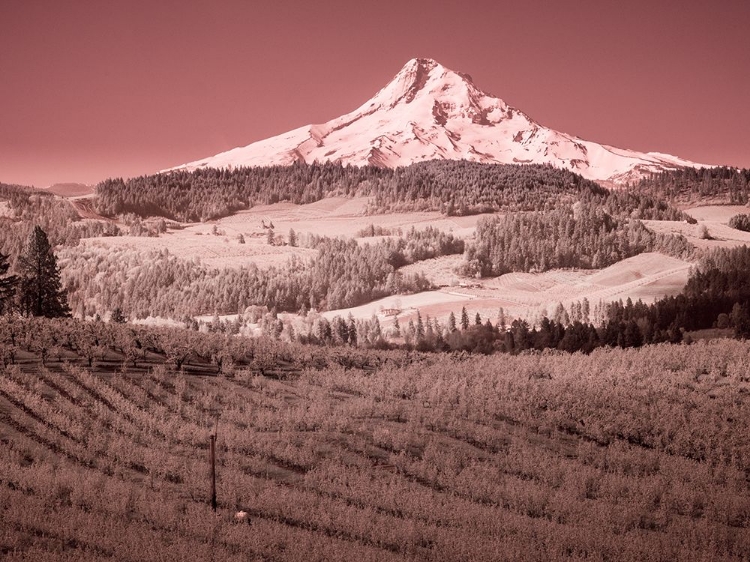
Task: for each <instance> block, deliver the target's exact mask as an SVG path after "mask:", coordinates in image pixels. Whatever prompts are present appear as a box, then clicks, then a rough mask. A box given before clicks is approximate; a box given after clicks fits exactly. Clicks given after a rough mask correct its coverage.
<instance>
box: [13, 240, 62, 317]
mask: <svg viewBox="0 0 750 562" xmlns="http://www.w3.org/2000/svg"><path fill="white" fill-rule="evenodd" d="M18 270H19V273H20V274H21V283H20V291H19V304H20V308H21V312H22V313H23V314H24V315H26V316H46V317H48V318H55V317H59V316H70V308H69V307H68V296H67V294H66V292H65V291H64V290H63V289H62V286H61V282H60V268H59V267H58V266H57V258H56V257H55V254H54V252H53V251H52V246H51V245H50V243H49V239H48V238H47V233H46V232H44V230H42V229H41V228H40V227H38V226H35V227H34V230H33V232H32V233H31V235H30V236H29V242H28V244H27V246H26V251H25V252H24V253H23V255H21V257H20V258H19V259H18Z"/></svg>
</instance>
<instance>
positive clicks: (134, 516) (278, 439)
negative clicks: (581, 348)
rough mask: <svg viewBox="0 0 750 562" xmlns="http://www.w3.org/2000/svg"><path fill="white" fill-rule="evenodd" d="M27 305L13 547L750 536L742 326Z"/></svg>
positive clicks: (14, 354) (5, 376)
mask: <svg viewBox="0 0 750 562" xmlns="http://www.w3.org/2000/svg"><path fill="white" fill-rule="evenodd" d="M9 322H12V321H9ZM35 322H36V323H37V324H36V325H35V326H33V327H32V328H28V329H27V328H25V327H24V324H23V323H20V324H17V325H16V324H14V325H13V326H11V327H10V328H9V329H7V328H8V326H4V329H3V334H4V335H5V336H6V337H5V339H4V342H3V344H2V349H3V362H2V363H1V364H0V365H5V366H4V367H2V372H1V374H0V555H1V556H2V558H3V560H8V561H11V560H13V561H15V560H28V559H34V560H37V561H43V560H65V559H69V560H102V559H112V560H127V561H130V560H133V561H135V560H144V559H149V560H178V559H180V560H184V559H191V560H209V559H212V560H278V561H281V560H300V561H302V560H305V561H306V560H354V559H357V560H435V561H445V560H493V561H494V560H562V559H566V560H618V561H627V560H716V561H723V560H726V561H729V560H737V561H739V560H747V558H748V555H749V554H750V531H749V529H750V441H748V439H747V435H748V434H749V432H750V361H749V360H748V357H749V355H748V351H750V348H748V343H746V342H739V341H730V340H722V341H709V342H703V341H701V342H697V343H694V344H692V345H658V346H646V347H643V348H640V349H628V350H621V349H597V350H595V351H594V352H593V353H592V354H590V355H582V354H572V355H569V354H562V353H557V352H546V353H532V354H521V355H494V356H488V357H484V356H468V355H465V354H430V353H428V354H420V353H416V352H410V351H403V350H400V351H388V352H377V351H364V350H357V349H349V350H347V349H335V348H316V347H314V346H300V345H293V344H284V343H281V342H273V341H270V340H267V339H265V338H260V339H252V340H250V339H247V338H233V337H229V336H220V335H211V334H198V333H192V332H188V331H185V330H168V329H154V328H135V327H132V326H128V325H121V326H118V325H112V324H102V323H91V322H89V323H85V324H84V323H80V322H76V321H72V320H66V321H47V320H36V321H35ZM9 326H10V325H9ZM28 334H34V336H33V337H31V336H28ZM38 334H47V336H45V337H46V338H47V339H46V340H45V338H41V340H44V341H48V344H47V345H43V346H40V345H39V344H38V341H40V338H38V337H37V335H38ZM13 340H15V341H13ZM217 423H218V425H217ZM214 431H216V434H217V496H218V508H217V511H216V512H215V513H214V512H213V511H212V510H211V507H210V502H209V500H210V484H209V462H208V461H209V453H208V446H209V436H210V435H211V434H212V433H213V432H214ZM239 510H244V511H246V512H247V513H248V514H249V524H248V522H239V523H238V522H236V520H235V518H234V515H235V513H236V512H237V511H239Z"/></svg>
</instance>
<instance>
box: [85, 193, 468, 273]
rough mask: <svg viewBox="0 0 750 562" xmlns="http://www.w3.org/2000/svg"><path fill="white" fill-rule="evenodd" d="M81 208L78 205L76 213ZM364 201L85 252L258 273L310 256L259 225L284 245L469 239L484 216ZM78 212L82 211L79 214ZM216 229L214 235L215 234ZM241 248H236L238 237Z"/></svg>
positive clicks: (117, 241) (126, 240)
mask: <svg viewBox="0 0 750 562" xmlns="http://www.w3.org/2000/svg"><path fill="white" fill-rule="evenodd" d="M81 205H82V204H81V203H80V201H79V202H78V206H79V207H80V206H81ZM366 206H367V199H365V198H358V199H348V198H344V197H330V198H326V199H323V200H321V201H318V202H316V203H311V204H309V205H295V204H292V203H275V204H273V205H258V206H255V207H253V208H251V209H248V210H246V211H240V212H238V213H236V214H234V215H231V216H229V217H225V218H222V219H219V220H216V221H208V222H205V223H197V224H190V223H188V224H184V225H183V227H182V229H180V230H169V231H168V232H167V233H165V234H162V235H160V236H159V237H158V238H157V237H154V238H148V237H136V236H116V237H103V238H95V239H88V240H85V241H84V242H83V243H84V244H85V245H86V247H87V248H101V249H102V250H106V249H107V248H122V247H127V248H134V249H138V250H142V251H144V252H148V251H152V250H156V251H162V250H165V249H166V250H167V251H169V252H170V253H171V254H173V255H176V256H178V257H180V258H183V259H186V260H195V259H197V260H200V262H201V263H203V264H204V265H207V266H209V267H217V268H223V267H240V266H243V265H244V266H248V265H250V264H255V265H256V266H258V267H259V268H265V267H270V266H275V267H283V266H284V265H285V264H286V263H287V261H288V260H289V258H290V257H292V256H297V257H298V258H300V259H308V258H313V257H314V256H315V255H316V252H315V251H314V250H310V249H308V248H303V247H291V246H287V245H277V246H271V245H269V244H268V241H267V233H268V231H267V229H265V228H263V224H264V223H265V225H269V224H273V227H274V232H275V233H276V234H277V235H280V236H281V237H282V239H283V240H284V241H286V240H287V237H288V234H289V230H290V229H294V231H295V232H296V233H297V235H298V236H300V237H301V238H302V239H304V237H305V236H306V235H308V234H314V235H317V236H329V237H337V236H343V237H347V238H355V237H356V236H357V232H358V231H360V230H362V229H363V228H365V227H366V226H369V225H370V224H372V225H374V226H380V227H384V228H388V229H392V230H394V231H395V230H397V229H402V230H403V231H404V232H405V231H407V230H409V229H410V228H411V227H412V226H413V227H415V228H417V229H421V228H425V227H427V226H432V227H434V228H438V229H440V230H443V231H446V232H449V231H450V232H452V233H453V234H454V235H456V236H459V237H462V238H468V237H471V236H473V234H474V229H475V227H476V223H477V221H478V220H479V218H480V217H481V216H482V215H474V216H469V217H444V216H443V215H441V214H440V213H437V212H414V213H395V214H389V215H364V214H363V213H364V212H365V208H366ZM79 211H80V209H79ZM214 227H215V228H216V230H217V234H214V233H213V231H214ZM240 235H242V236H243V237H244V240H245V243H244V244H240V243H239V241H238V239H239V236H240ZM375 240H377V238H363V239H362V242H363V243H366V242H368V241H375Z"/></svg>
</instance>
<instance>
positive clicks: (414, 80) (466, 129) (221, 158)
mask: <svg viewBox="0 0 750 562" xmlns="http://www.w3.org/2000/svg"><path fill="white" fill-rule="evenodd" d="M433 159H451V160H470V161H474V162H492V163H503V164H511V163H523V164H526V163H528V164H532V163H533V164H545V163H548V164H552V165H553V166H557V167H561V168H568V169H570V170H573V171H574V172H577V173H579V174H581V175H582V176H583V177H585V178H588V179H591V180H595V181H600V182H604V183H609V184H615V185H616V184H622V183H625V182H626V181H628V180H631V179H636V178H638V177H639V176H641V175H642V174H643V173H645V172H651V171H659V170H664V169H673V168H677V167H688V166H689V167H699V166H702V165H700V164H696V163H694V162H689V161H687V160H683V159H681V158H677V157H675V156H670V155H668V154H661V153H657V152H646V153H644V152H636V151H633V150H624V149H620V148H615V147H612V146H607V145H602V144H597V143H594V142H590V141H585V140H582V139H580V138H578V137H574V136H571V135H567V134H565V133H560V132H558V131H554V130H552V129H548V128H546V127H544V126H542V125H540V124H539V123H536V122H535V121H534V120H533V119H531V118H530V117H529V116H528V115H526V114H525V113H523V112H522V111H520V110H518V109H516V108H514V107H511V106H509V105H508V104H506V103H505V102H504V101H503V100H501V99H500V98H496V97H494V96H491V95H489V94H486V93H484V92H482V91H481V90H479V89H478V88H477V87H476V86H475V85H474V83H473V82H472V80H471V77H469V76H468V75H466V74H461V73H458V72H454V71H452V70H449V69H447V68H445V67H444V66H442V65H441V64H439V63H437V62H435V61H434V60H431V59H412V60H410V61H409V62H407V63H406V65H405V66H404V67H403V68H402V69H401V71H400V72H399V73H398V74H396V76H395V77H394V78H393V80H391V81H390V83H388V85H387V86H386V87H385V88H383V89H382V90H380V91H379V92H378V93H377V94H375V96H374V97H373V98H372V99H370V100H369V101H367V102H366V103H365V104H364V105H362V106H361V107H359V108H358V109H356V110H354V111H352V112H351V113H347V114H346V115H343V116H341V117H339V118H337V119H333V120H332V121H328V122H327V123H323V124H321V125H307V126H305V127H300V128H299V129H294V130H293V131H289V132H288V133H284V134H281V135H278V136H275V137H271V138H269V139H266V140H262V141H258V142H255V143H253V144H250V145H248V146H245V147H241V148H235V149H233V150H229V151H227V152H222V153H221V154H217V155H216V156H212V157H210V158H205V159H203V160H197V161H195V162H190V163H189V164H185V165H183V166H178V167H177V168H173V169H187V170H194V169H196V168H201V167H217V168H224V167H229V166H232V167H237V166H269V165H279V164H280V165H286V164H292V163H294V162H296V161H305V162H308V163H312V162H315V161H318V162H324V161H332V162H341V163H343V164H353V165H357V166H361V165H366V164H374V165H377V166H387V167H396V166H407V165H409V164H412V163H414V162H421V161H424V160H433Z"/></svg>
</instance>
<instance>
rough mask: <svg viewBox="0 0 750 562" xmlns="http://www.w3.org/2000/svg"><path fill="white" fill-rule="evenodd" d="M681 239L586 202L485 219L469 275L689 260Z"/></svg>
mask: <svg viewBox="0 0 750 562" xmlns="http://www.w3.org/2000/svg"><path fill="white" fill-rule="evenodd" d="M693 250H694V248H693V247H692V245H691V244H690V243H689V242H688V241H687V240H686V239H685V238H684V237H682V236H674V235H663V234H656V233H654V232H652V231H650V230H649V229H647V228H646V227H645V226H644V225H643V223H641V222H640V221H639V220H636V219H623V218H618V217H614V216H612V215H610V214H609V213H608V212H607V210H606V208H602V207H600V206H597V205H594V204H591V203H585V204H577V205H574V206H569V205H560V206H559V207H558V208H557V209H555V210H550V211H546V212H533V213H513V214H508V215H505V216H501V217H492V218H486V219H482V220H481V221H480V222H479V224H478V225H477V231H476V236H475V243H474V244H473V245H469V247H468V249H467V251H466V263H465V265H464V272H465V273H466V274H469V275H481V276H495V275H503V274H504V273H509V272H511V271H546V270H548V269H553V268H562V267H575V268H583V269H592V268H603V267H607V266H608V265H611V264H613V263H616V262H618V261H620V260H623V259H625V258H629V257H631V256H635V255H637V254H640V253H643V252H653V251H661V252H664V253H666V254H669V255H672V256H675V257H681V258H689V257H690V256H691V255H692V253H693Z"/></svg>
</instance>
